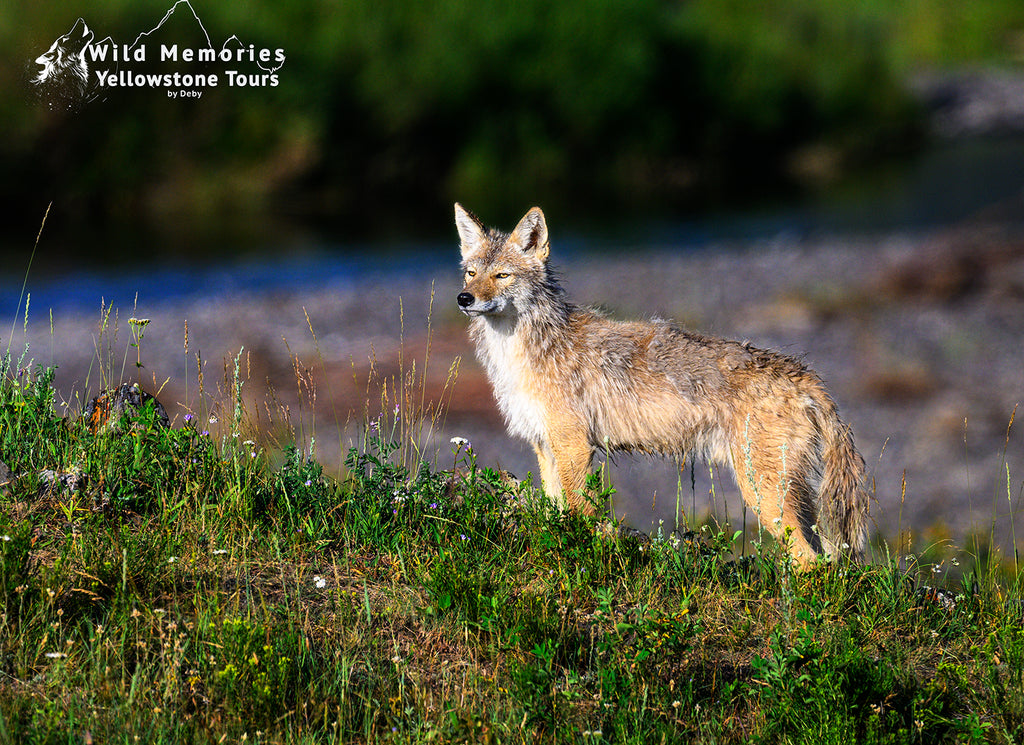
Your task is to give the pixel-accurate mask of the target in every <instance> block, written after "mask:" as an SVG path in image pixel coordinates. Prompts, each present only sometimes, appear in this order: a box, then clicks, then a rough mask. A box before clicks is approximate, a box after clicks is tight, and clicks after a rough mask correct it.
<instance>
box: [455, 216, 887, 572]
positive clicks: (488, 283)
mask: <svg viewBox="0 0 1024 745" xmlns="http://www.w3.org/2000/svg"><path fill="white" fill-rule="evenodd" d="M455 223H456V227H457V228H458V231H459V236H460V238H461V240H462V247H461V248H462V266H463V270H464V272H465V275H464V278H465V286H464V287H463V290H462V292H461V293H460V294H459V297H458V304H459V307H460V309H461V310H462V312H463V313H465V314H466V315H468V316H470V317H471V318H472V321H471V323H470V335H471V337H472V339H473V341H474V343H475V345H476V351H477V354H478V356H479V357H480V360H481V361H482V363H483V365H484V367H485V368H486V370H487V375H488V377H489V379H490V381H491V384H492V386H493V387H494V395H495V398H496V399H497V402H498V406H499V408H500V409H501V412H502V414H503V415H504V417H505V421H506V423H507V425H508V429H509V433H510V434H512V435H513V436H517V437H521V438H524V439H526V440H527V441H528V442H530V443H531V444H532V445H533V448H534V450H535V451H536V453H537V460H538V462H539V465H540V476H541V480H542V483H543V487H544V491H545V493H547V494H548V496H549V497H551V498H552V499H554V500H556V503H557V504H558V505H559V506H560V507H562V508H564V507H565V506H566V500H568V507H570V508H572V509H577V510H583V511H586V512H591V511H592V509H593V507H592V505H591V504H590V502H589V501H587V500H586V499H585V497H584V495H583V493H582V489H583V487H584V483H585V481H586V478H587V475H588V473H589V470H590V464H591V460H592V458H593V455H594V452H595V451H596V450H601V451H605V450H608V451H613V452H614V451H633V452H640V453H651V454H653V453H661V454H667V455H677V456H682V455H684V454H687V453H690V454H692V455H700V456H703V457H704V458H706V459H708V460H710V461H714V462H719V463H725V464H728V465H729V466H731V467H732V469H733V472H734V474H735V476H736V482H737V484H738V485H739V488H740V491H741V493H742V494H743V498H744V500H745V501H746V502H747V504H748V505H749V506H750V507H751V509H753V510H754V511H755V512H756V513H757V514H758V516H759V519H760V520H761V523H762V524H763V525H764V526H765V527H767V528H768V530H769V531H771V533H772V534H773V535H774V536H775V537H776V538H777V539H779V540H781V541H785V542H787V543H788V546H789V550H790V553H791V555H792V557H793V559H794V560H795V561H796V562H797V563H798V564H800V565H807V564H808V563H810V562H813V561H814V560H815V558H816V557H817V556H818V555H822V554H823V555H826V556H828V557H835V556H838V555H840V554H848V555H850V556H852V557H854V558H859V557H860V556H861V554H862V552H863V549H864V545H865V540H866V533H867V510H868V496H867V494H866V492H865V491H864V489H863V485H862V484H863V478H864V461H863V459H862V458H861V457H860V455H859V454H858V453H857V451H856V449H855V448H854V444H853V436H852V434H851V432H850V430H849V428H848V427H847V426H846V425H845V424H843V423H842V421H840V419H839V415H838V411H837V409H836V405H835V403H834V402H833V401H832V398H831V397H830V396H829V394H828V392H827V391H826V390H825V386H824V384H823V383H822V381H821V379H820V378H819V377H818V376H817V375H816V374H815V373H814V372H812V371H811V370H808V369H807V368H806V367H805V366H804V365H803V364H802V363H800V362H799V361H797V360H795V359H793V358H791V357H786V356H784V355H780V354H776V353H774V352H769V351H764V350H761V349H757V348H754V347H751V346H749V345H747V344H741V343H739V342H734V341H728V340H725V339H716V338H711V337H705V336H700V335H698V334H693V333H690V332H687V331H684V330H682V329H680V328H679V327H677V326H675V325H673V324H672V323H670V322H668V321H663V320H652V321H649V322H623V321H614V320H610V319H608V318H606V317H604V316H603V315H601V314H600V313H598V312H597V311H594V310H590V309H587V308H580V307H577V306H575V305H573V304H571V303H569V302H568V301H567V300H566V299H565V296H564V293H563V291H562V289H561V287H560V286H559V285H558V283H557V281H556V280H555V277H554V275H553V273H552V270H551V268H550V266H549V265H548V254H549V243H548V230H547V224H546V222H545V220H544V214H543V213H542V212H541V211H540V209H539V208H537V207H534V208H533V209H531V210H530V211H529V212H527V213H526V215H525V216H524V217H523V219H522V220H521V221H520V222H519V224H518V225H517V226H516V228H515V229H514V230H513V231H512V232H511V233H510V234H506V233H501V232H498V231H496V230H488V229H487V228H485V227H484V225H483V224H482V223H481V222H480V220H479V219H477V218H476V217H475V216H474V215H473V214H472V213H470V212H468V211H467V210H465V209H464V208H463V207H461V206H460V205H458V204H456V205H455Z"/></svg>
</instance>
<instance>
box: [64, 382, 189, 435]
mask: <svg viewBox="0 0 1024 745" xmlns="http://www.w3.org/2000/svg"><path fill="white" fill-rule="evenodd" d="M150 401H152V402H153V407H154V409H155V411H156V419H155V422H156V424H157V425H158V426H161V427H167V426H170V418H169V417H168V416H167V410H166V409H164V406H163V404H161V403H160V402H159V401H158V400H157V399H156V397H155V396H152V395H151V394H149V393H146V392H145V391H144V390H142V388H141V387H139V384H138V383H122V384H121V385H120V386H119V387H118V388H116V389H114V390H106V391H103V392H102V393H100V394H99V395H98V396H96V397H95V398H93V400H92V401H90V402H89V403H88V405H87V406H86V407H85V411H83V412H82V417H83V418H84V419H85V420H86V422H87V423H88V425H89V429H91V430H92V431H93V432H99V431H101V430H109V431H112V432H119V431H120V430H121V420H122V419H123V418H124V417H125V416H128V417H129V418H132V417H136V416H138V414H139V412H140V411H141V410H142V408H143V407H144V406H146V405H147V404H148V403H149V402H150Z"/></svg>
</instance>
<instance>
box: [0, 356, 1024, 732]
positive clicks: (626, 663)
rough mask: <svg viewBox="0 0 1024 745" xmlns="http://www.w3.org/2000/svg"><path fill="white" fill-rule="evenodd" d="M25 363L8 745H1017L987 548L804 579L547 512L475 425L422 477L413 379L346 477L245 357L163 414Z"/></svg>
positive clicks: (728, 540)
mask: <svg viewBox="0 0 1024 745" xmlns="http://www.w3.org/2000/svg"><path fill="white" fill-rule="evenodd" d="M23 365H24V358H23V359H22V360H21V361H20V362H19V361H17V360H12V359H11V357H10V356H8V357H5V358H4V360H3V364H2V367H0V460H2V461H3V463H4V464H5V466H6V467H7V468H8V469H9V471H10V474H9V475H2V474H0V482H3V483H4V485H3V486H0V615H2V620H3V622H2V623H0V741H2V742H17V743H65V742H66V743H82V742H93V743H107V742H136V741H139V742H148V743H159V742H168V743H170V742H223V741H232V742H266V743H313V742H317V743H321V742H338V743H342V742H345V743H348V742H395V743H405V742H410V743H411V742H512V743H517V742H538V741H544V742H573V743H576V742H588V743H589V742H595V743H596V742H635V743H650V742H712V741H714V742H750V741H755V742H780V741H784V742H806V741H814V742H815V743H818V744H820V743H828V742H835V743H848V742H851V741H852V739H853V738H854V737H855V738H856V739H857V741H864V742H962V741H991V742H1016V741H1019V740H1020V739H1021V737H1022V736H1024V725H1022V722H1024V619H1022V610H1021V608H1022V606H1021V601H1020V593H1019V588H1018V586H1017V582H1016V580H1015V579H1014V578H1013V577H1012V576H1011V575H1009V574H1006V573H1003V572H999V571H996V567H995V561H996V557H991V556H990V557H987V558H986V559H985V560H984V561H973V562H972V560H971V558H970V557H969V556H966V555H962V556H963V558H961V559H960V560H959V562H957V560H956V559H952V560H945V561H942V562H935V561H931V560H928V562H927V563H925V559H924V558H922V557H914V556H900V557H890V556H887V555H886V552H885V549H884V547H882V548H879V549H877V550H876V552H875V555H874V557H873V561H872V562H871V563H870V565H868V566H864V567H860V566H821V567H819V568H817V569H815V570H814V571H811V572H808V573H803V574H797V573H793V572H792V571H790V570H789V569H788V567H787V566H786V564H785V562H784V561H782V560H781V559H780V555H779V552H778V550H777V547H775V546H772V545H770V544H769V543H767V542H765V543H761V542H760V541H759V537H758V536H757V535H756V534H754V535H747V536H743V535H741V534H739V533H736V532H734V531H733V530H732V529H731V528H729V527H728V526H718V525H713V524H709V525H701V526H696V525H695V526H689V529H687V528H686V527H685V526H684V527H681V529H680V531H679V532H671V533H670V532H668V531H667V530H666V534H664V535H660V536H654V537H653V538H652V539H647V538H645V537H641V536H635V535H628V534H619V533H618V532H617V531H616V530H614V529H612V528H610V527H609V526H607V525H604V524H602V523H601V522H600V521H597V520H593V519H587V518H582V517H578V516H569V515H562V514H555V513H553V512H551V511H550V510H549V509H547V508H546V507H545V505H544V504H543V503H541V502H540V501H539V500H538V499H537V494H536V492H535V491H533V490H532V489H531V487H530V486H529V484H528V483H527V484H523V485H518V484H516V483H515V482H510V481H506V479H505V477H504V475H503V474H501V473H498V472H495V471H493V470H490V469H488V468H487V467H486V464H483V463H478V462H476V460H475V458H474V456H473V452H472V449H471V444H469V443H464V442H461V441H458V440H456V441H453V443H452V446H451V453H450V454H449V456H444V455H442V456H440V457H439V459H438V460H439V462H440V463H442V464H443V467H431V466H429V465H427V464H426V463H423V462H421V461H420V459H419V458H418V457H417V456H416V452H417V451H416V450H415V448H414V447H412V446H411V442H410V439H409V438H410V437H414V436H415V433H416V432H417V431H419V430H418V424H419V423H422V422H423V420H422V418H421V417H422V416H423V412H422V411H416V410H415V408H413V407H407V406H406V405H405V403H404V402H406V401H408V400H409V397H405V398H402V399H401V400H402V401H403V403H401V404H400V405H399V406H393V405H392V404H391V403H390V402H384V406H383V411H384V413H383V414H381V415H379V416H377V417H376V418H374V419H372V420H370V421H368V422H367V424H366V426H365V427H364V429H363V432H364V436H363V438H362V442H361V444H360V445H359V446H358V447H356V448H353V449H352V451H351V452H350V454H349V457H348V461H347V466H348V471H347V475H345V476H344V477H342V478H340V479H332V478H327V477H325V476H324V474H323V472H322V469H321V468H320V466H319V465H318V464H317V462H316V460H315V457H313V456H312V455H311V454H310V452H309V450H310V449H311V448H310V447H309V445H308V443H305V442H303V441H302V438H301V435H300V434H297V432H296V431H295V430H294V429H293V430H289V431H283V435H282V439H281V442H271V441H268V440H266V439H264V438H265V436H262V435H260V434H259V433H257V432H255V431H254V430H252V429H251V425H250V416H249V412H247V411H246V410H245V407H244V406H243V405H242V404H241V396H240V390H241V387H242V385H243V384H244V381H242V380H240V376H239V375H238V370H237V366H236V369H235V370H234V371H233V373H232V374H229V375H228V382H227V385H226V386H225V391H226V393H225V394H224V397H223V399H221V400H213V401H212V404H211V405H210V406H209V407H207V408H206V410H204V411H196V412H195V413H194V415H192V416H190V417H188V420H187V421H181V422H173V423H172V426H170V427H168V426H165V425H164V424H162V423H161V421H160V418H159V412H158V411H157V410H155V408H154V405H153V403H152V402H148V403H144V404H143V405H142V406H141V407H140V408H137V409H132V408H131V407H128V408H127V409H126V414H125V415H124V416H123V417H121V418H117V417H112V418H110V419H107V418H106V417H105V416H102V415H96V416H92V417H90V418H88V419H82V418H79V417H78V416H77V413H76V414H75V415H72V416H69V417H68V418H62V417H60V416H58V415H57V413H56V411H55V402H54V393H53V389H52V387H51V383H52V378H53V371H52V370H42V369H28V370H26V369H24V368H23ZM206 400H210V399H209V398H207V399H206ZM57 408H59V407H57ZM211 422H212V423H211ZM211 430H212V431H213V432H214V433H213V434H211V433H210V431H211ZM300 431H301V430H300ZM593 486H594V488H595V491H599V481H598V480H597V479H595V480H594V484H593ZM751 541H752V542H753V543H752V544H751ZM955 563H960V564H963V565H962V566H954V564H955ZM954 571H955V572H957V578H955V579H953V578H947V574H952V573H953V572H954Z"/></svg>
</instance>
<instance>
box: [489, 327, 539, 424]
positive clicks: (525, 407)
mask: <svg viewBox="0 0 1024 745" xmlns="http://www.w3.org/2000/svg"><path fill="white" fill-rule="evenodd" d="M476 323H478V324H479V326H478V327H477V328H475V329H474V334H473V336H474V338H475V341H476V345H477V354H478V356H479V357H480V361H481V362H482V363H483V364H484V367H485V368H486V370H487V377H488V379H489V380H490V381H491V386H492V387H493V388H494V397H495V399H497V401H498V408H499V409H501V413H502V415H503V416H504V417H505V423H506V425H507V426H508V430H509V434H510V435H512V436H514V437H522V438H523V439H525V440H527V441H529V442H531V443H540V442H543V441H544V431H545V427H544V405H543V402H542V400H541V397H540V396H539V393H540V391H539V388H538V385H539V383H540V381H539V379H538V375H537V372H536V371H535V370H533V369H532V366H531V363H530V355H529V353H528V351H527V350H526V348H525V345H524V344H523V341H522V339H521V338H520V337H519V336H518V335H516V334H514V333H510V332H507V331H506V330H505V329H504V328H501V327H500V326H497V325H494V324H491V323H488V322H487V321H485V320H484V319H477V321H476Z"/></svg>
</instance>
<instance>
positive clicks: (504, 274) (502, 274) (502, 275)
mask: <svg viewBox="0 0 1024 745" xmlns="http://www.w3.org/2000/svg"><path fill="white" fill-rule="evenodd" d="M511 276H512V273H511V272H498V273H497V274H495V275H494V278H495V279H508V278H509V277H511Z"/></svg>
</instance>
